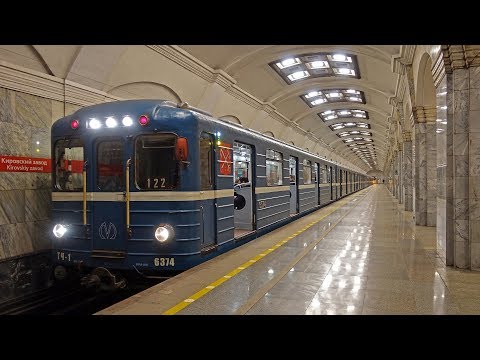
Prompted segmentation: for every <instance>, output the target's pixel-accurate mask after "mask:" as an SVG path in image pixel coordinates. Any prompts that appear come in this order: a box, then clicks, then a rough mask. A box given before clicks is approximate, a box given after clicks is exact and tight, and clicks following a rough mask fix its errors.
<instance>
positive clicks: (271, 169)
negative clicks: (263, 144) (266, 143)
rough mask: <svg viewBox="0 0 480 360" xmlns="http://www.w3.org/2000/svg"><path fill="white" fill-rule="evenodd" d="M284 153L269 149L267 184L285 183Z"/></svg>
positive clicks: (267, 156) (267, 155)
mask: <svg viewBox="0 0 480 360" xmlns="http://www.w3.org/2000/svg"><path fill="white" fill-rule="evenodd" d="M282 164H283V156H282V153H280V152H278V151H275V150H270V149H267V152H266V175H267V186H278V185H282V184H283V179H282Z"/></svg>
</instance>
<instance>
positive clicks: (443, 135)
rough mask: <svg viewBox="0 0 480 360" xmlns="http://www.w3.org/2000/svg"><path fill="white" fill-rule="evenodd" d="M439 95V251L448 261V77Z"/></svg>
mask: <svg viewBox="0 0 480 360" xmlns="http://www.w3.org/2000/svg"><path fill="white" fill-rule="evenodd" d="M436 92H437V94H436V96H437V119H436V125H437V128H436V132H437V253H438V254H439V255H440V257H441V258H442V259H443V260H444V261H446V221H447V220H446V219H447V200H446V169H447V96H446V95H447V79H446V78H444V79H443V80H442V81H441V82H440V83H439V84H438V85H437V88H436Z"/></svg>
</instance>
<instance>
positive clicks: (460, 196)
mask: <svg viewBox="0 0 480 360" xmlns="http://www.w3.org/2000/svg"><path fill="white" fill-rule="evenodd" d="M442 51H443V61H444V65H445V72H446V73H447V171H446V174H447V186H446V197H447V202H448V201H449V193H450V190H449V186H448V175H449V174H450V169H449V167H450V168H451V174H452V180H453V187H452V190H453V191H452V194H453V196H452V200H453V219H452V218H449V216H450V215H449V214H448V213H447V215H446V219H447V221H446V222H447V226H446V227H447V231H446V236H447V238H446V241H447V263H448V262H449V261H448V260H449V259H448V258H449V249H450V246H451V243H452V239H451V235H450V233H449V224H453V232H454V246H453V265H454V266H455V267H458V268H462V269H471V270H480V58H479V57H478V56H477V55H478V53H479V51H480V46H478V45H450V46H442ZM451 89H453V91H451ZM449 91H450V93H453V104H452V105H453V106H451V105H450V101H451V96H449ZM450 107H451V108H452V109H453V111H452V112H450ZM450 113H451V118H450ZM450 120H452V121H451V122H452V123H453V127H450V126H449V123H450ZM450 129H451V130H450ZM450 131H451V132H450ZM449 138H451V139H453V141H452V144H453V147H452V148H453V161H452V162H450V161H449V155H450V152H449V145H450V141H451V140H450V139H449ZM447 209H448V205H447Z"/></svg>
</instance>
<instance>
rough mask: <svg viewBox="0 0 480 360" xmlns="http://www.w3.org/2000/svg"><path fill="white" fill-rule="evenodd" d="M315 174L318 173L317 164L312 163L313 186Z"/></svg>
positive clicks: (315, 179) (315, 181)
mask: <svg viewBox="0 0 480 360" xmlns="http://www.w3.org/2000/svg"><path fill="white" fill-rule="evenodd" d="M317 173H318V164H317V163H314V164H313V169H312V181H313V182H314V183H315V184H316V183H317Z"/></svg>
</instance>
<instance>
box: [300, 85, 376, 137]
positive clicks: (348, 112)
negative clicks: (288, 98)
mask: <svg viewBox="0 0 480 360" xmlns="http://www.w3.org/2000/svg"><path fill="white" fill-rule="evenodd" d="M312 93H313V92H312ZM307 95H308V94H307ZM319 96H320V95H319ZM321 96H323V98H325V99H326V102H327V101H328V100H327V99H328V98H327V97H326V96H324V95H323V92H322V95H321ZM305 97H306V95H305ZM311 99H312V98H308V101H310V102H311ZM330 99H331V98H330ZM303 100H304V101H305V99H303ZM332 115H335V116H336V117H335V119H337V118H340V119H342V118H343V119H346V118H348V119H351V120H350V121H346V122H344V125H345V126H349V127H356V126H357V125H356V124H358V125H359V126H358V127H363V128H365V129H370V125H369V124H368V123H366V122H363V121H361V120H360V121H358V120H359V119H368V118H369V117H368V111H365V110H357V109H335V110H326V111H322V112H320V113H318V116H320V119H322V120H323V121H328V120H332V118H330V117H331V116H332Z"/></svg>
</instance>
